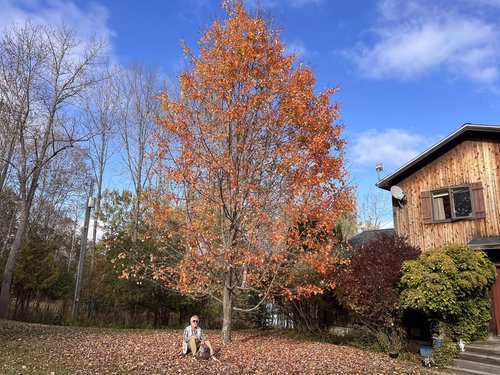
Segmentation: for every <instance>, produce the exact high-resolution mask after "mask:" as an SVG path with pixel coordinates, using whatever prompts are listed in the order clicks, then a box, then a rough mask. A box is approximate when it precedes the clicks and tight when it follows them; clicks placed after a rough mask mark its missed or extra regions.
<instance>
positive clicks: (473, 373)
mask: <svg viewBox="0 0 500 375" xmlns="http://www.w3.org/2000/svg"><path fill="white" fill-rule="evenodd" d="M448 370H450V371H451V372H452V373H453V374H457V375H491V372H484V371H479V370H466V369H463V368H458V367H455V366H453V367H448ZM495 374H496V375H498V373H495Z"/></svg>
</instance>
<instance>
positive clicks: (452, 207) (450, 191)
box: [430, 184, 476, 223]
mask: <svg viewBox="0 0 500 375" xmlns="http://www.w3.org/2000/svg"><path fill="white" fill-rule="evenodd" d="M459 188H467V190H468V191H469V197H470V206H471V213H470V215H469V216H459V217H457V216H455V200H454V198H453V189H459ZM444 190H447V191H448V197H449V200H450V211H451V212H450V214H451V217H450V218H448V219H447V218H445V219H442V220H437V219H436V216H435V210H434V194H435V193H443V191H444ZM430 206H431V207H430V208H431V218H432V223H447V222H453V221H460V220H471V219H475V218H476V209H475V203H474V196H473V189H472V184H462V185H454V186H448V187H442V188H439V189H433V190H431V191H430Z"/></svg>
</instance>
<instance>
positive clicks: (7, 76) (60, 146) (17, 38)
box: [0, 22, 105, 319]
mask: <svg viewBox="0 0 500 375" xmlns="http://www.w3.org/2000/svg"><path fill="white" fill-rule="evenodd" d="M104 49H105V45H104V43H103V42H101V41H98V40H92V41H90V42H88V43H83V42H82V41H80V40H78V39H77V38H76V37H75V35H74V33H73V31H72V30H70V29H68V28H67V27H66V26H61V27H57V28H55V27H48V26H35V25H32V24H31V23H29V22H27V23H25V24H24V25H23V26H13V27H12V28H11V29H10V30H9V31H7V32H6V33H5V35H4V36H3V38H2V39H1V41H0V50H1V51H2V53H1V57H0V60H1V61H0V76H1V77H2V79H1V82H0V85H2V89H1V91H2V96H3V100H4V101H6V102H7V108H8V110H9V111H10V113H11V114H12V116H11V117H12V120H13V123H12V129H13V130H12V136H13V137H15V143H16V147H17V148H18V151H17V153H16V154H17V155H16V156H14V157H13V158H12V159H10V160H9V158H5V159H4V162H7V163H8V164H9V165H10V168H12V170H13V173H14V176H15V181H16V183H15V188H16V190H17V194H18V196H19V215H18V216H19V217H18V227H17V230H16V234H15V237H14V240H13V242H12V245H11V247H10V252H9V256H8V259H7V263H6V265H5V271H4V275H3V279H2V287H1V292H0V319H6V318H7V317H8V309H9V303H10V288H11V283H12V276H13V270H14V265H15V261H16V258H17V255H18V253H19V250H20V248H21V245H22V244H23V242H24V240H25V236H26V229H27V226H28V222H29V219H30V213H31V207H32V204H33V201H34V197H35V193H36V191H37V188H38V185H39V182H40V175H41V173H42V170H43V168H44V167H45V166H46V165H47V164H48V163H50V162H51V161H52V160H53V159H54V158H55V157H57V156H58V155H59V154H60V153H62V152H63V151H64V150H66V149H68V148H70V147H72V146H73V145H74V144H75V143H76V142H78V141H79V140H80V139H79V136H78V128H77V127H76V125H75V122H74V121H69V119H68V117H71V116H72V115H74V112H75V108H74V107H72V106H71V104H73V103H74V102H75V101H76V100H78V99H79V98H80V96H81V95H83V93H84V91H85V90H86V89H87V88H89V87H90V86H92V85H93V84H95V83H96V79H95V78H94V76H93V73H94V72H95V70H97V69H98V66H101V64H102V63H103V61H102V57H103V52H104Z"/></svg>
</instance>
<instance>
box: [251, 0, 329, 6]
mask: <svg viewBox="0 0 500 375" xmlns="http://www.w3.org/2000/svg"><path fill="white" fill-rule="evenodd" d="M324 1H325V0H249V1H248V5H249V6H250V7H252V8H258V7H263V8H276V7H279V6H285V5H288V6H290V7H292V8H301V7H304V6H307V5H320V4H322V3H324Z"/></svg>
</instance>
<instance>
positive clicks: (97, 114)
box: [83, 69, 119, 271]
mask: <svg viewBox="0 0 500 375" xmlns="http://www.w3.org/2000/svg"><path fill="white" fill-rule="evenodd" d="M116 73H117V72H116V69H114V71H113V72H111V71H106V72H105V76H104V77H103V79H102V80H101V82H100V84H99V85H96V86H95V87H94V88H93V89H92V92H91V94H90V95H88V96H87V98H86V100H85V103H84V118H83V125H84V126H85V128H86V129H87V131H88V132H89V133H90V134H92V137H91V138H90V139H89V144H88V146H89V156H90V161H91V164H92V170H93V175H94V179H95V181H96V185H97V186H96V187H97V196H96V203H95V210H94V223H93V229H92V243H91V252H90V255H91V267H90V269H91V271H92V269H93V265H94V258H95V249H96V242H97V229H98V220H97V218H98V217H99V215H100V213H101V199H102V188H103V179H104V172H105V169H106V166H107V163H108V160H109V159H110V157H111V156H112V154H113V152H112V151H113V150H112V147H111V143H112V140H113V138H114V136H115V135H116V123H117V110H118V100H119V99H118V91H117V85H116V84H115V81H114V79H113V78H114V76H115V75H116Z"/></svg>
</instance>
